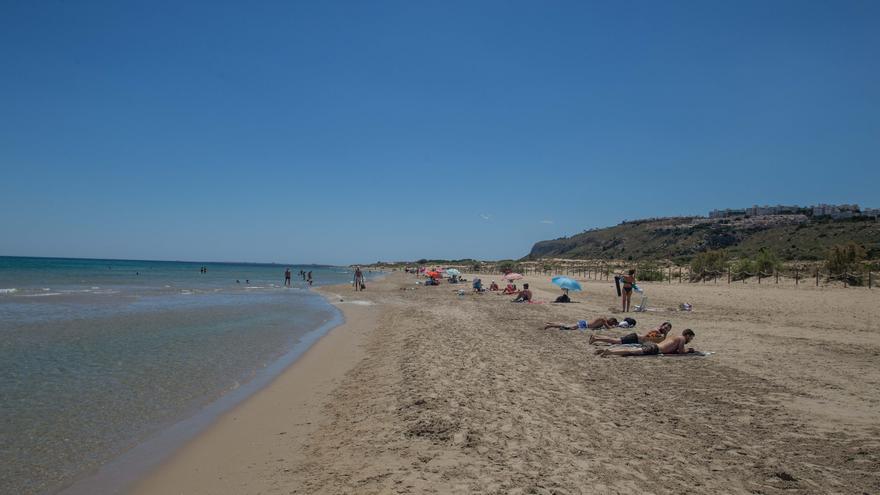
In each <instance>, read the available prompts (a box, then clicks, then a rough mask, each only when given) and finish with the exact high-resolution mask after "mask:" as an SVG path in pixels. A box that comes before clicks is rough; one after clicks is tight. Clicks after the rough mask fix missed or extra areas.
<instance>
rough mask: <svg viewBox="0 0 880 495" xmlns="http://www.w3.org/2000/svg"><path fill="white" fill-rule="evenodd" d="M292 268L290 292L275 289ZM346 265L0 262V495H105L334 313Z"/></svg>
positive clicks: (252, 383)
mask: <svg viewBox="0 0 880 495" xmlns="http://www.w3.org/2000/svg"><path fill="white" fill-rule="evenodd" d="M288 266H289V267H290V269H291V272H292V287H290V288H287V287H284V270H285V268H287V267H288ZM300 270H303V271H306V272H308V271H311V272H312V278H313V280H314V283H315V285H326V284H339V283H348V282H350V281H351V279H352V273H351V271H349V269H348V268H346V267H334V266H314V265H309V266H300V265H282V264H251V263H201V262H178V261H134V260H99V259H61V258H26V257H0V493H16V494H30V493H59V492H61V493H71V494H73V493H113V492H118V491H120V490H122V489H123V488H124V487H125V486H126V484H127V483H130V482H131V481H133V479H135V478H136V477H137V476H138V475H139V474H143V472H145V471H146V470H148V469H150V468H151V467H154V466H155V465H156V464H157V463H159V462H160V461H161V459H162V458H163V456H167V454H168V453H170V452H171V451H172V450H173V449H174V448H176V447H179V446H180V444H182V443H183V442H185V441H186V440H188V439H189V438H191V437H192V436H194V435H195V434H197V432H198V431H199V430H200V429H202V428H204V426H205V425H206V424H208V423H209V422H210V421H211V420H212V419H214V418H216V417H217V416H218V415H220V414H222V413H223V412H224V411H226V410H228V409H229V408H231V407H233V406H234V405H235V404H236V403H238V402H240V401H241V400H243V399H244V398H246V397H247V396H248V395H250V394H251V393H253V392H254V391H256V390H257V389H259V388H260V387H262V386H263V385H265V384H267V383H268V382H269V381H271V379H272V378H273V377H274V376H276V375H277V374H278V373H280V372H281V371H282V370H283V369H284V368H286V367H287V366H288V365H289V364H290V363H292V362H293V361H294V360H295V359H296V358H297V357H298V356H299V355H301V354H302V353H303V352H304V351H305V349H307V347H308V346H309V345H310V344H311V343H312V342H314V341H316V340H317V339H318V338H320V336H321V335H323V334H324V333H326V332H327V331H328V330H329V329H330V328H332V327H333V326H336V325H338V324H340V323H341V322H342V316H341V314H340V313H339V312H338V311H337V310H336V309H335V308H334V307H333V306H332V305H330V304H329V303H328V302H326V300H325V299H324V298H323V297H321V296H319V295H318V294H316V293H314V292H313V291H311V290H309V286H308V284H307V282H306V281H304V280H303V279H302V277H300V276H299V271H300Z"/></svg>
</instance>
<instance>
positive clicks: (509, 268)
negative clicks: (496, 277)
mask: <svg viewBox="0 0 880 495" xmlns="http://www.w3.org/2000/svg"><path fill="white" fill-rule="evenodd" d="M495 267H496V268H497V269H498V271H500V272H519V271H520V267H519V264H518V263H517V262H516V261H513V260H501V261H499V262H498V264H497V265H495Z"/></svg>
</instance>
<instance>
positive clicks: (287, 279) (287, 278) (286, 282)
mask: <svg viewBox="0 0 880 495" xmlns="http://www.w3.org/2000/svg"><path fill="white" fill-rule="evenodd" d="M284 286H285V287H290V267H287V269H286V270H284Z"/></svg>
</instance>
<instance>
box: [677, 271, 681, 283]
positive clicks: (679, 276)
mask: <svg viewBox="0 0 880 495" xmlns="http://www.w3.org/2000/svg"><path fill="white" fill-rule="evenodd" d="M678 283H681V267H678Z"/></svg>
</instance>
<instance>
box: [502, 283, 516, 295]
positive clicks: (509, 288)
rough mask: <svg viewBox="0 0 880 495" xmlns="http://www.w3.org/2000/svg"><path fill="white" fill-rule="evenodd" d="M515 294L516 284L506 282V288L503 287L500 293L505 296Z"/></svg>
mask: <svg viewBox="0 0 880 495" xmlns="http://www.w3.org/2000/svg"><path fill="white" fill-rule="evenodd" d="M516 292H517V290H516V284H511V283H510V282H508V283H507V287H505V288H504V290H503V291H502V292H501V293H502V294H506V295H511V294H516Z"/></svg>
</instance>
